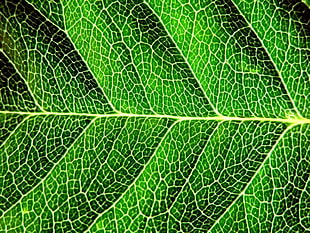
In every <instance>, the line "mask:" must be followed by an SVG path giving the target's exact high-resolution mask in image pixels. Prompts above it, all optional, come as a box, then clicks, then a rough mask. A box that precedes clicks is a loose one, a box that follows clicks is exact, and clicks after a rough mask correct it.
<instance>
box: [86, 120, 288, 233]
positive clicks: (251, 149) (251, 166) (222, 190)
mask: <svg viewBox="0 0 310 233" xmlns="http://www.w3.org/2000/svg"><path fill="white" fill-rule="evenodd" d="M285 128H286V126H285V125H284V124H278V123H270V122H268V123H259V122H223V123H221V124H220V125H219V126H218V127H217V128H216V124H215V122H212V121H211V122H204V123H203V122H199V121H197V122H193V123H189V122H181V123H179V125H178V126H176V127H175V128H174V130H172V131H171V132H170V134H169V136H168V137H167V141H166V143H165V142H164V143H163V144H162V146H164V147H163V148H160V149H159V150H158V152H157V154H156V155H155V156H154V158H153V160H152V161H151V162H150V164H149V166H148V167H147V168H146V169H145V171H144V174H143V175H142V176H141V177H140V178H139V179H138V180H137V182H136V183H135V186H134V187H132V188H131V189H130V190H129V191H128V192H127V193H126V195H124V197H123V198H122V199H121V200H120V201H119V202H118V203H117V204H116V205H115V208H114V210H111V211H110V212H109V213H106V214H105V215H103V216H102V217H101V218H100V220H99V221H98V222H97V224H96V225H94V227H93V228H92V231H94V232H96V231H97V230H100V225H102V224H101V223H100V221H102V222H105V224H107V219H106V218H109V216H110V215H113V214H114V218H113V219H116V220H115V221H116V223H115V225H116V226H117V228H118V230H119V231H120V232H127V231H128V232H139V231H147V232H180V231H181V232H194V231H198V232H199V231H202V232H204V231H206V230H208V229H209V228H211V226H212V225H213V224H214V223H215V221H216V220H217V218H219V217H220V216H221V215H222V214H223V213H224V212H225V211H226V209H227V208H228V207H229V206H230V204H231V203H232V202H233V201H234V199H236V198H238V195H239V193H240V192H241V191H242V190H243V188H245V187H246V185H247V183H248V182H249V181H250V180H251V178H252V176H253V175H254V174H255V172H256V170H257V169H258V168H259V167H260V165H261V163H262V162H263V160H264V158H265V157H266V156H267V154H268V152H269V151H270V150H271V148H272V147H273V146H274V144H275V143H276V141H277V139H278V137H279V136H280V135H281V133H282V132H283V131H284V129H285ZM189 129H190V130H189ZM185 130H188V131H186V133H184V132H185ZM181 132H183V133H181ZM208 138H209V139H208ZM218 142H221V143H220V144H219V143H218ZM236 208H237V209H240V208H241V210H242V208H243V206H241V207H236ZM238 216H239V215H238ZM239 217H240V216H239ZM240 221H243V220H240ZM235 225H236V226H234V227H235V228H236V229H246V225H245V222H244V221H243V223H242V222H241V223H236V224H235Z"/></svg>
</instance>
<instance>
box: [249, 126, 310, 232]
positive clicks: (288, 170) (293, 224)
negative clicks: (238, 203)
mask: <svg viewBox="0 0 310 233" xmlns="http://www.w3.org/2000/svg"><path fill="white" fill-rule="evenodd" d="M309 144H310V126H309V125H303V126H295V127H294V128H292V129H291V130H290V131H289V132H287V133H286V134H285V135H284V137H283V138H282V140H281V141H280V142H279V143H278V145H277V147H276V149H275V150H274V152H273V153H272V154H271V155H270V157H269V158H268V160H266V162H265V163H264V166H263V167H262V169H261V171H260V172H259V173H258V174H257V176H256V178H255V179H254V180H253V182H252V183H251V184H250V186H249V187H248V189H247V190H246V192H245V195H244V196H245V197H244V201H245V206H246V212H247V216H248V218H247V219H248V222H249V225H250V226H252V229H253V230H254V231H256V232H307V231H309V230H310V214H309V213H310V211H309V210H310V207H309V206H310V205H309V200H310V193H309V176H310V151H309Z"/></svg>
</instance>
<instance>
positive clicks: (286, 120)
mask: <svg viewBox="0 0 310 233" xmlns="http://www.w3.org/2000/svg"><path fill="white" fill-rule="evenodd" d="M0 114H21V115H29V116H39V115H60V116H89V117H97V118H100V117H148V118H171V119H176V120H217V121H275V122H283V123H291V124H308V123H310V119H306V118H268V117H267V118H265V117H228V116H212V117H188V116H171V115H143V114H130V113H115V114H92V113H59V112H14V111H0Z"/></svg>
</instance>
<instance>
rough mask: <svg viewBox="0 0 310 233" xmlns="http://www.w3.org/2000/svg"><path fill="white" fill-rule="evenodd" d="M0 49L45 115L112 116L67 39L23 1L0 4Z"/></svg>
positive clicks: (107, 105) (89, 74) (94, 82)
mask: <svg viewBox="0 0 310 233" xmlns="http://www.w3.org/2000/svg"><path fill="white" fill-rule="evenodd" d="M0 21H1V26H0V34H1V35H2V36H1V37H2V40H1V43H0V47H1V49H2V50H3V52H4V53H5V54H6V56H7V57H8V58H9V59H10V60H11V61H12V63H14V64H15V67H16V69H17V70H18V71H19V73H20V74H21V75H22V76H23V78H24V79H25V81H26V82H27V83H28V86H29V88H30V90H31V91H32V93H33V95H34V97H35V99H36V100H37V102H38V103H39V105H40V106H41V107H42V108H43V109H45V110H46V111H51V112H53V111H54V112H75V113H77V112H78V113H85V112H86V113H106V112H111V111H112V109H111V106H109V104H108V102H107V99H106V98H105V96H104V93H103V91H102V89H101V88H100V87H99V86H98V84H97V81H96V80H95V79H94V77H93V76H92V74H91V73H90V71H89V70H88V68H87V66H86V64H85V63H84V62H83V61H82V59H81V57H80V56H79V54H78V53H77V51H76V50H75V49H74V47H73V45H72V44H71V42H70V40H69V39H68V38H67V36H66V34H65V33H64V32H63V31H62V30H60V29H59V28H57V27H56V26H54V25H53V24H52V23H51V22H50V21H48V20H47V19H46V18H45V17H43V16H42V15H41V14H40V13H39V12H37V11H36V10H35V9H34V8H33V7H32V6H31V5H29V4H28V3H26V2H25V1H16V2H14V3H13V2H11V1H7V2H6V4H3V3H2V4H1V5H0Z"/></svg>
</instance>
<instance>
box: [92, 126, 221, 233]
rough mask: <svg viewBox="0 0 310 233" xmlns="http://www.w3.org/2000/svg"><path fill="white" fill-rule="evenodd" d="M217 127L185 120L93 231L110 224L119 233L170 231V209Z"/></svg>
mask: <svg viewBox="0 0 310 233" xmlns="http://www.w3.org/2000/svg"><path fill="white" fill-rule="evenodd" d="M217 124H218V123H217V122H215V121H209V122H205V121H184V122H180V123H178V124H177V125H175V126H174V127H173V128H172V129H171V131H170V133H169V134H168V135H167V137H166V138H165V140H164V141H163V142H162V143H161V145H160V147H159V148H158V150H157V151H156V154H154V156H153V158H152V160H151V161H150V163H149V164H148V166H147V167H146V168H145V170H144V172H143V174H141V176H140V177H139V178H138V180H137V181H136V182H135V184H134V185H133V186H132V187H131V188H130V189H129V190H128V191H127V192H126V194H125V195H124V196H123V197H122V199H121V200H120V201H119V202H118V203H117V204H116V205H115V207H113V208H112V209H111V210H109V211H107V212H105V213H104V214H103V215H102V216H101V217H100V218H99V219H98V221H97V223H96V224H95V225H94V226H93V227H92V228H91V229H90V231H91V232H98V231H100V230H103V231H104V229H105V226H106V225H109V224H111V225H112V224H114V225H115V228H116V229H117V230H118V231H119V232H140V231H141V232H142V231H146V232H168V230H169V229H168V228H167V218H168V211H167V210H168V209H169V208H170V207H171V205H172V203H173V202H174V200H175V199H176V197H177V196H178V193H179V192H181V191H182V186H183V185H184V183H185V182H186V180H187V179H188V177H189V176H190V175H191V173H192V170H193V169H194V168H195V166H196V163H197V161H198V159H199V157H200V154H201V153H202V151H203V149H204V148H205V146H206V144H207V141H208V139H209V138H210V135H212V133H213V132H214V131H216V126H217ZM184 132H186V133H184ZM110 216H113V217H112V218H110Z"/></svg>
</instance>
